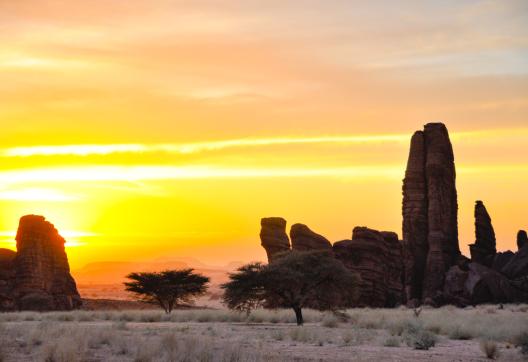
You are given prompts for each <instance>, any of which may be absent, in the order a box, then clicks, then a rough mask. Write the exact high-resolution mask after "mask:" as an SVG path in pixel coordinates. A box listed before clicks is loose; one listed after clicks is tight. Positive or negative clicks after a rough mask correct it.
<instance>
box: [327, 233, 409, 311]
mask: <svg viewBox="0 0 528 362" xmlns="http://www.w3.org/2000/svg"><path fill="white" fill-rule="evenodd" d="M333 250H334V253H335V256H336V258H337V259H339V260H341V262H343V264H344V265H345V266H346V267H347V268H348V269H350V270H352V271H354V272H357V273H358V274H359V276H360V277H361V281H360V285H359V299H358V301H357V306H361V307H393V306H395V305H397V304H400V303H401V302H402V295H403V285H402V283H401V273H402V266H403V265H402V255H401V246H400V242H399V240H398V237H397V235H396V234H394V233H388V232H387V233H381V232H379V231H376V230H372V229H368V228H365V227H356V228H354V231H353V235H352V240H343V241H339V242H336V243H335V244H334V246H333Z"/></svg>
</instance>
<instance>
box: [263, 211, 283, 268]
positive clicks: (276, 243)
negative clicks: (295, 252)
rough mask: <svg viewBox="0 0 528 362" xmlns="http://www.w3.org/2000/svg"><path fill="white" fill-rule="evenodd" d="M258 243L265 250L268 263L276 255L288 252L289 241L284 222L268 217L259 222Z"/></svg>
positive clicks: (278, 218)
mask: <svg viewBox="0 0 528 362" xmlns="http://www.w3.org/2000/svg"><path fill="white" fill-rule="evenodd" d="M260 226H261V229H260V241H261V245H262V247H263V248H264V249H265V250H266V254H267V256H268V261H269V262H271V261H273V257H274V256H275V255H277V254H280V253H283V252H285V251H288V250H290V240H289V239H288V235H287V234H286V220H284V219H283V218H281V217H268V218H263V219H262V220H261V221H260Z"/></svg>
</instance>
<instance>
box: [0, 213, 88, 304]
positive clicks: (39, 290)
mask: <svg viewBox="0 0 528 362" xmlns="http://www.w3.org/2000/svg"><path fill="white" fill-rule="evenodd" d="M16 241H17V252H16V253H15V252H12V251H9V250H6V249H2V250H0V310H71V309H76V308H79V307H80V306H81V304H82V302H81V298H80V296H79V292H78V291H77V286H76V284H75V281H74V279H73V278H72V276H71V275H70V267H69V264H68V257H67V256H66V251H65V249H64V243H65V240H64V239H63V238H62V237H61V236H60V235H59V233H58V231H57V229H55V227H54V226H53V225H52V224H51V223H49V222H48V221H46V220H45V218H44V217H42V216H37V215H27V216H24V217H22V218H21V219H20V224H19V227H18V232H17V236H16Z"/></svg>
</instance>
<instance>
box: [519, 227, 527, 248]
mask: <svg viewBox="0 0 528 362" xmlns="http://www.w3.org/2000/svg"><path fill="white" fill-rule="evenodd" d="M525 245H528V235H527V234H526V231H524V230H519V232H518V233H517V250H521V249H522V248H523V247H524V246H525Z"/></svg>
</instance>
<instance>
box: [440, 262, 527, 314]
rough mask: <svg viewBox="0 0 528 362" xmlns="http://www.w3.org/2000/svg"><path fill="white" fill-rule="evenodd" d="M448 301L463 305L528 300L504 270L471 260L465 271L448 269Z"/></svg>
mask: <svg viewBox="0 0 528 362" xmlns="http://www.w3.org/2000/svg"><path fill="white" fill-rule="evenodd" d="M444 298H445V301H446V302H447V303H451V304H456V305H460V306H466V305H475V304H483V303H512V302H525V301H526V300H527V298H528V294H527V293H526V291H525V290H523V289H522V288H519V287H518V286H517V285H516V284H515V283H514V282H513V281H511V280H509V279H508V278H507V277H506V276H504V275H502V274H501V273H499V272H497V271H496V270H493V269H491V268H488V267H487V266H485V265H482V264H480V263H476V262H475V263H469V264H468V265H467V268H465V270H464V269H463V268H461V267H460V266H458V265H456V266H453V267H451V269H449V271H448V273H447V275H446V283H445V286H444Z"/></svg>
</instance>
